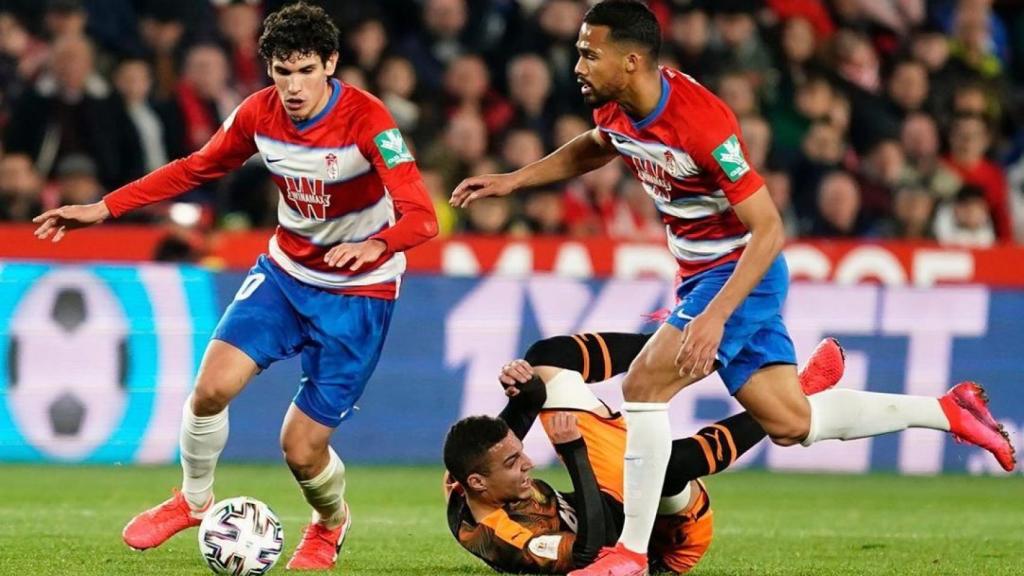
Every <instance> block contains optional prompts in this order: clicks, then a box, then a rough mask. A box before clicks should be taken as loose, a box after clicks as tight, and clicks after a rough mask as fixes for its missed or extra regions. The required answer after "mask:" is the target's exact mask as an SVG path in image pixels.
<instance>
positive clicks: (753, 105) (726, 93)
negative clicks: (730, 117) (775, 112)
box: [716, 72, 760, 118]
mask: <svg viewBox="0 0 1024 576" xmlns="http://www.w3.org/2000/svg"><path fill="white" fill-rule="evenodd" d="M716 93H717V94H718V97H719V98H721V99H722V100H723V101H724V102H725V103H726V105H728V106H729V108H730V109H732V112H733V114H735V115H736V117H737V118H742V117H744V116H751V115H756V114H758V113H759V110H760V105H759V104H758V101H757V93H756V92H755V91H754V86H753V84H752V83H751V82H750V77H749V76H747V75H745V74H742V73H740V72H726V73H724V74H722V75H721V76H719V78H718V90H717V91H716Z"/></svg>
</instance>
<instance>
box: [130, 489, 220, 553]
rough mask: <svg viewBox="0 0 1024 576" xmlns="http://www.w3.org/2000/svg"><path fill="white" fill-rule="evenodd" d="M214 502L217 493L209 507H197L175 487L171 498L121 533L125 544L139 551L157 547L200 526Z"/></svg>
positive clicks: (139, 516)
mask: <svg viewBox="0 0 1024 576" xmlns="http://www.w3.org/2000/svg"><path fill="white" fill-rule="evenodd" d="M212 504H213V495H211V496H210V501H209V502H207V503H206V506H203V508H202V509H200V510H193V509H192V508H191V507H190V506H189V505H188V501H187V500H185V495H184V494H182V493H181V492H180V491H178V490H177V489H175V490H174V495H173V496H171V498H170V499H169V500H165V501H164V502H163V503H161V504H159V505H157V506H154V507H153V508H150V509H149V510H146V511H145V512H143V513H141V514H139V515H138V516H136V517H135V518H132V520H131V522H129V523H128V524H127V525H126V526H125V527H124V531H122V532H121V537H122V538H123V539H124V543H125V544H127V545H128V546H130V547H132V548H134V549H136V550H147V549H149V548H156V547H157V546H159V545H161V544H163V543H164V542H166V541H167V539H168V538H170V537H171V536H174V535H175V534H177V533H178V532H181V531H182V530H184V529H186V528H191V527H192V526H199V523H200V522H202V520H203V514H205V513H206V511H207V510H209V509H210V505H212Z"/></svg>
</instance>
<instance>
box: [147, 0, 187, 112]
mask: <svg viewBox="0 0 1024 576" xmlns="http://www.w3.org/2000/svg"><path fill="white" fill-rule="evenodd" d="M139 34H140V36H141V37H142V44H143V46H144V47H145V49H146V51H147V59H148V60H149V62H150V65H151V66H152V69H153V78H154V96H155V97H157V98H159V99H164V98H171V97H172V96H173V94H174V89H175V87H176V86H177V85H178V60H177V52H178V49H179V47H180V45H181V41H182V38H183V36H184V34H185V23H184V22H183V21H182V19H181V16H180V15H179V12H178V11H177V10H175V9H174V8H173V7H172V5H171V3H170V2H168V3H163V4H160V3H154V4H151V5H150V7H149V10H148V11H146V12H144V13H142V14H141V15H140V17H139Z"/></svg>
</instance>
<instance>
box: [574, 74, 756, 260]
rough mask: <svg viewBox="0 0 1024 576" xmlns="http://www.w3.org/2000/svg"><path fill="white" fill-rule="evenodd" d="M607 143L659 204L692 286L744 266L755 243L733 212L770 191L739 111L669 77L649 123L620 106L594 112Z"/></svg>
mask: <svg viewBox="0 0 1024 576" xmlns="http://www.w3.org/2000/svg"><path fill="white" fill-rule="evenodd" d="M594 122H595V123H596V124H597V127H598V129H599V130H600V133H601V135H602V136H603V137H604V138H605V139H606V140H607V141H608V142H610V143H611V144H612V145H613V146H615V149H616V150H618V152H619V154H620V155H621V156H622V159H623V160H624V161H625V162H626V166H628V167H629V169H630V170H631V171H632V172H633V174H634V175H635V176H636V177H637V179H639V180H640V182H641V183H642V184H643V187H644V189H645V190H646V191H647V193H648V194H650V196H651V197H652V198H653V199H654V203H655V205H656V206H657V207H658V212H659V213H660V214H661V219H662V221H663V222H664V223H665V229H666V232H667V236H668V247H669V250H671V251H672V254H673V256H675V258H676V261H678V262H679V273H680V276H681V277H683V278H686V277H688V276H692V275H694V274H697V273H698V272H702V271H704V270H707V269H708V268H712V267H714V266H717V265H719V264H723V263H725V262H729V261H732V260H736V259H738V258H739V257H740V254H741V253H742V252H743V248H744V246H746V244H747V241H748V240H749V239H750V232H749V230H747V228H746V226H744V225H743V223H742V222H740V220H739V218H738V217H737V216H736V213H735V212H734V211H733V209H732V206H733V205H734V204H738V203H740V202H742V201H743V200H745V199H746V198H747V197H749V196H750V195H751V194H753V193H754V192H756V191H757V190H758V189H760V188H761V186H762V185H763V184H764V181H763V180H762V179H761V176H760V175H758V174H757V172H756V171H754V169H753V168H752V167H751V166H750V165H749V164H748V163H747V160H746V155H747V154H746V146H745V145H744V143H743V138H742V136H741V135H740V130H739V125H738V123H737V122H736V117H735V116H734V115H733V113H732V111H730V110H729V108H728V107H727V106H726V105H725V103H723V102H722V101H721V100H719V99H718V97H716V96H715V95H714V94H712V93H711V92H710V91H709V90H707V89H706V88H704V87H703V86H701V85H700V84H698V83H697V81H695V80H694V79H693V78H691V77H689V76H687V75H686V74H683V73H682V72H679V71H678V70H673V69H671V68H662V69H661V100H660V101H659V102H658V105H657V107H656V108H655V109H654V110H653V111H652V112H651V113H650V115H648V116H647V117H646V118H644V119H642V120H634V119H633V118H631V117H630V116H629V115H628V114H626V112H625V111H624V110H622V108H621V107H619V105H618V104H617V103H615V102H609V103H608V104H605V105H603V106H601V107H600V108H598V109H596V110H595V111H594Z"/></svg>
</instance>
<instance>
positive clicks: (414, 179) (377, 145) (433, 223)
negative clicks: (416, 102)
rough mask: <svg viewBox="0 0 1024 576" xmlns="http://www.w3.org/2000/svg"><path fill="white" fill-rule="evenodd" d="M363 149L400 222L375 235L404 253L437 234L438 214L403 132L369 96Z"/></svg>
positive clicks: (363, 124)
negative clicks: (385, 189) (388, 195)
mask: <svg viewBox="0 0 1024 576" xmlns="http://www.w3.org/2000/svg"><path fill="white" fill-rule="evenodd" d="M360 117H361V124H360V126H359V134H358V142H359V151H360V152H361V153H362V154H363V156H364V157H365V158H367V159H369V160H370V163H371V164H373V169H374V170H375V171H376V172H377V175H378V176H380V179H381V181H382V182H383V183H384V186H385V187H386V188H387V190H388V194H390V195H391V199H392V201H393V202H394V205H395V212H396V215H397V221H396V222H395V225H394V226H391V227H389V228H386V229H384V230H382V231H381V232H378V233H377V234H374V235H373V236H371V238H374V239H377V240H381V241H383V242H384V243H385V244H387V246H388V251H389V252H401V251H403V250H408V249H410V248H412V247H414V246H418V245H420V244H422V243H424V242H426V241H427V240H430V239H431V238H433V237H434V236H437V215H436V214H435V213H434V204H433V202H432V201H431V199H430V194H429V193H428V192H427V187H426V185H425V184H424V183H423V178H422V177H421V176H420V171H419V169H418V168H417V167H416V160H415V159H414V158H413V156H412V153H411V152H410V151H409V147H408V146H406V144H405V139H404V138H403V137H402V132H401V131H400V130H399V129H398V126H397V125H396V124H395V121H394V120H393V119H392V118H391V114H389V113H388V111H387V109H386V108H385V107H384V105H383V104H382V103H381V102H380V101H379V100H377V99H375V98H370V97H368V98H367V105H366V107H365V110H364V111H363V113H362V114H361V115H360Z"/></svg>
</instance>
